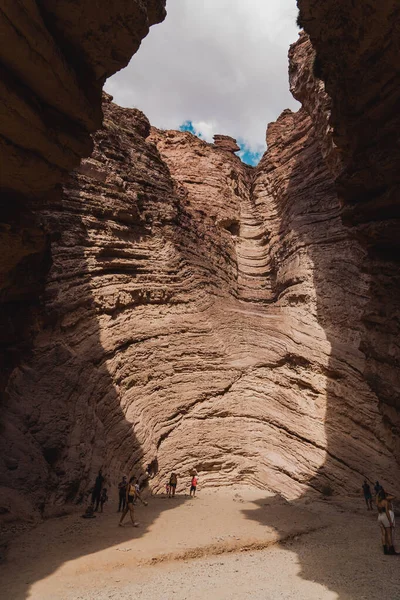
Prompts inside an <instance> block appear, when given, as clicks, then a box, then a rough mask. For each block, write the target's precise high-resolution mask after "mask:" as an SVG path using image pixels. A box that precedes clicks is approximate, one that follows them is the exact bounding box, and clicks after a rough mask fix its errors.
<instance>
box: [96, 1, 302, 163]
mask: <svg viewBox="0 0 400 600" xmlns="http://www.w3.org/2000/svg"><path fill="white" fill-rule="evenodd" d="M167 13H168V14H167V17H166V20H165V21H164V22H163V23H161V24H159V25H154V26H153V27H151V29H150V33H149V35H148V36H147V37H146V38H145V39H144V40H143V42H142V45H141V47H140V49H139V51H138V53H137V54H135V56H134V57H133V58H132V60H131V62H130V64H129V65H128V67H126V68H125V69H123V70H122V71H120V72H119V73H117V74H116V75H114V76H113V77H111V78H110V79H109V80H108V81H107V83H106V86H105V89H106V91H107V92H108V93H110V94H112V95H113V96H114V101H115V102H117V104H120V105H121V106H126V107H135V108H139V109H140V110H142V111H143V112H144V113H145V114H146V115H147V117H148V118H149V120H150V122H151V124H152V125H154V126H156V127H159V128H161V129H186V130H188V131H192V133H194V134H195V135H198V136H199V137H201V138H202V139H204V140H206V141H208V142H212V137H213V135H214V134H216V133H219V134H224V135H230V136H232V137H234V138H236V139H237V141H238V144H239V146H240V147H241V152H240V153H238V154H239V156H241V158H242V160H243V161H244V162H248V163H249V164H257V162H258V160H259V158H260V157H261V155H262V153H263V152H264V150H265V131H266V126H267V124H268V123H269V122H271V121H275V120H276V119H277V117H278V116H279V115H280V113H281V112H282V111H283V110H284V109H285V108H291V109H292V110H297V108H298V106H299V105H298V103H297V102H296V101H295V100H294V99H293V98H292V96H291V94H290V92H289V84H288V60H287V53H288V49H289V45H290V44H291V43H292V42H294V41H296V40H297V37H298V27H297V25H296V17H297V7H296V1H295V0H167Z"/></svg>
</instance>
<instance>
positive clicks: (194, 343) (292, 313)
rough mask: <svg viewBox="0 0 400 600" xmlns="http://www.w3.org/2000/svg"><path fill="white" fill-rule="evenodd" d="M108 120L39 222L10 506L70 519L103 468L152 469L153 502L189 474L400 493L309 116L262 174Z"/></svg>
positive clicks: (10, 399)
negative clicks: (34, 327) (40, 269)
mask: <svg viewBox="0 0 400 600" xmlns="http://www.w3.org/2000/svg"><path fill="white" fill-rule="evenodd" d="M299 49H301V44H299ZM104 112H105V121H104V127H103V129H102V130H100V131H99V132H98V133H97V134H96V135H95V136H94V142H95V150H94V152H93V154H92V156H91V158H90V159H87V160H85V161H83V162H82V164H81V166H80V167H79V169H77V170H76V171H75V173H74V174H73V175H72V176H71V178H70V179H69V181H68V182H67V184H66V185H65V186H64V189H63V191H62V193H54V192H52V193H50V194H48V196H47V197H46V198H45V199H43V200H42V203H41V205H40V207H39V208H38V209H37V210H38V212H39V213H40V218H41V220H42V222H43V224H44V227H45V231H46V234H47V235H48V236H49V239H51V257H52V264H51V268H50V271H49V275H48V277H47V280H46V287H45V294H44V305H45V310H44V311H43V314H42V319H43V321H42V323H43V327H42V330H41V331H40V333H38V334H37V335H36V337H35V340H34V344H33V348H32V352H31V355H30V356H29V358H26V359H25V360H24V361H23V362H22V364H21V365H20V366H19V368H17V369H15V370H14V371H13V374H12V377H11V378H10V380H9V383H8V386H7V405H6V419H5V421H4V422H5V427H4V436H3V442H4V445H3V452H4V457H5V462H4V464H3V467H2V468H3V475H4V474H6V475H7V477H8V481H9V482H10V483H11V485H10V487H11V488H13V489H17V490H18V489H19V490H21V491H22V490H23V489H24V488H25V486H26V485H27V484H28V485H29V487H30V489H31V490H32V494H31V498H32V500H33V501H34V503H35V504H36V505H40V504H42V506H49V505H51V504H54V503H58V502H65V501H79V500H80V499H83V498H84V497H85V495H86V493H87V490H88V489H90V486H91V484H92V481H93V477H94V475H95V472H96V470H97V469H98V468H99V467H100V466H103V467H104V468H105V470H106V473H107V477H108V479H109V481H110V482H111V483H115V481H116V479H117V478H118V477H119V475H120V473H121V472H131V471H134V472H136V473H137V474H140V473H141V472H142V471H143V468H144V466H145V465H147V464H149V463H153V464H154V465H157V473H156V475H155V478H154V479H153V480H152V487H153V489H154V490H155V491H158V490H161V489H163V485H164V482H165V479H166V477H167V476H168V473H169V472H170V470H171V469H175V470H177V471H178V472H179V473H181V474H182V476H184V475H187V474H188V473H189V471H190V469H191V468H196V469H197V470H198V471H199V472H200V474H201V480H202V483H203V485H229V484H231V483H233V482H246V483H250V484H253V485H256V486H258V487H260V488H268V489H270V490H273V491H276V492H278V493H282V494H284V495H286V496H287V497H292V498H293V497H296V496H298V495H300V494H301V493H303V492H304V491H305V490H306V489H307V488H308V487H309V486H311V487H312V488H315V489H317V490H322V489H323V488H324V487H326V486H330V487H332V488H333V489H336V490H339V489H341V490H343V489H345V490H347V491H348V492H354V491H355V490H356V489H357V487H358V486H359V480H360V478H362V477H364V476H365V475H368V474H369V473H371V470H373V471H374V473H375V472H379V475H381V474H382V475H383V476H382V479H383V480H384V481H385V483H387V484H388V485H390V486H391V487H395V479H396V476H397V475H398V468H397V465H396V462H395V460H394V458H393V454H392V450H393V448H392V441H391V439H390V436H388V433H387V429H386V428H385V425H384V423H383V421H382V418H381V415H380V413H379V408H378V399H377V397H376V396H375V394H374V393H373V392H372V391H371V389H370V387H369V386H368V384H367V382H366V381H365V379H364V377H363V371H364V369H365V356H364V354H363V353H362V352H361V351H360V349H359V344H360V339H361V338H362V335H363V332H364V329H363V328H364V325H363V323H362V315H363V312H364V310H365V306H366V304H367V302H368V290H369V285H370V281H369V276H368V275H367V274H366V273H365V272H364V271H365V269H364V264H365V262H366V261H367V260H368V259H367V255H366V252H365V250H363V249H362V247H361V246H360V245H359V244H358V243H357V242H356V241H355V240H353V239H351V236H350V235H349V232H348V230H347V229H346V228H345V227H344V226H343V225H342V222H341V219H340V207H339V203H338V198H337V195H336V192H335V188H334V182H333V178H332V175H331V172H330V170H329V168H328V166H327V164H326V162H325V160H324V158H323V152H321V138H320V135H319V133H318V132H317V130H316V129H315V127H314V126H313V123H312V120H311V119H310V116H309V115H308V114H307V112H306V111H305V110H304V109H302V110H300V111H299V112H298V113H292V112H290V111H285V112H284V113H283V115H282V116H281V117H280V119H279V120H278V121H277V123H275V124H272V125H271V126H270V127H269V130H268V147H269V150H268V152H267V153H266V155H265V156H264V158H263V159H262V161H261V163H260V165H259V166H258V167H257V168H256V169H254V168H252V167H248V166H246V165H244V164H243V163H241V161H240V159H239V158H238V157H237V156H235V154H234V151H232V148H234V143H233V141H229V140H228V139H227V138H225V139H223V144H219V143H218V142H219V138H217V139H216V144H215V145H212V144H207V143H205V142H203V141H201V140H199V139H198V138H196V137H194V136H193V135H191V134H190V133H188V132H175V131H166V132H165V131H160V130H157V129H154V128H150V125H149V123H148V121H147V119H146V118H145V117H144V115H143V114H142V113H140V112H139V111H137V110H133V109H122V108H119V107H117V106H116V105H114V104H112V102H111V100H110V98H109V97H106V98H105V101H104ZM228 142H229V143H228ZM328 162H329V161H328ZM184 483H186V482H184V480H183V481H182V483H181V485H184Z"/></svg>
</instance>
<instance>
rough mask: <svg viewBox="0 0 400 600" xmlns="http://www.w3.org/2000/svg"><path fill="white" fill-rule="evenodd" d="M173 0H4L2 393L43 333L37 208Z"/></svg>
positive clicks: (45, 245) (71, 163)
mask: <svg viewBox="0 0 400 600" xmlns="http://www.w3.org/2000/svg"><path fill="white" fill-rule="evenodd" d="M164 16H165V0H115V1H113V2H96V3H93V2H92V1H91V0H80V1H79V2H73V3H71V2H69V1H68V0H57V2H51V1H49V0H4V2H2V6H1V9H0V31H1V41H2V43H1V48H0V70H1V99H0V106H1V109H0V115H1V119H0V123H1V125H0V194H1V196H0V199H1V204H0V205H1V218H0V233H1V246H0V247H1V259H0V309H1V317H0V345H1V352H0V373H1V375H0V396H1V395H2V393H3V390H4V387H5V385H6V382H7V379H8V376H9V373H10V371H11V370H12V368H13V366H14V365H16V364H17V363H18V361H19V360H20V357H21V356H23V355H24V354H25V352H26V351H27V349H28V348H29V346H30V344H31V338H32V336H33V335H34V334H35V330H36V329H37V321H38V307H39V305H40V303H41V301H40V295H41V292H42V290H43V285H44V280H45V277H46V272H47V269H48V267H49V264H50V262H51V256H50V253H49V240H48V238H47V237H46V234H45V231H44V229H43V227H42V223H41V220H40V216H38V214H37V212H35V207H36V204H37V202H38V201H39V199H40V198H41V196H42V195H43V194H45V193H47V192H49V191H50V190H51V189H53V188H54V186H55V185H57V184H59V183H60V181H61V180H62V179H63V178H65V177H66V176H67V174H68V172H70V171H71V170H72V169H73V168H74V167H76V166H78V164H79V162H80V159H81V157H82V156H88V155H89V154H90V153H91V151H92V149H93V143H92V139H91V136H90V134H91V133H92V132H93V131H95V130H96V129H97V128H98V127H100V125H101V122H102V111H101V94H102V87H103V84H104V82H105V80H106V78H107V77H109V76H110V75H112V74H113V73H115V72H116V71H118V70H119V69H121V68H122V67H124V66H126V65H127V64H128V62H129V60H130V58H131V56H132V54H134V53H135V52H136V51H137V49H138V48H139V45H140V42H141V40H142V38H143V37H145V36H146V35H147V33H148V31H149V27H150V25H152V24H154V23H158V22H160V21H162V20H163V18H164Z"/></svg>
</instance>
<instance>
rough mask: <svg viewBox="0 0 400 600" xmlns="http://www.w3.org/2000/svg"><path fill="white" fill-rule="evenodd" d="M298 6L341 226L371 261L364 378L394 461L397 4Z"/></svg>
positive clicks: (314, 0) (398, 333) (398, 289)
mask: <svg viewBox="0 0 400 600" xmlns="http://www.w3.org/2000/svg"><path fill="white" fill-rule="evenodd" d="M298 5H299V8H300V15H299V20H300V22H301V25H302V26H303V27H304V28H305V29H306V31H307V33H308V34H309V35H310V38H311V41H312V44H313V46H314V48H315V49H316V58H315V61H313V62H314V71H315V72H316V74H317V75H318V77H320V78H321V79H323V80H324V82H325V86H326V91H327V93H328V95H329V97H330V99H331V114H330V126H331V128H332V132H333V140H334V143H335V146H336V147H337V148H338V151H339V153H340V161H341V168H340V169H339V171H338V172H337V173H336V177H335V183H336V188H337V191H338V196H339V199H340V202H341V204H342V205H343V211H342V218H343V220H344V222H345V224H346V225H347V226H349V227H351V228H352V234H353V235H355V236H357V237H358V239H359V240H360V242H361V244H362V245H363V246H364V247H365V248H366V249H367V251H368V256H369V261H368V263H367V264H366V266H365V268H366V269H367V270H368V274H369V276H370V285H369V291H368V297H369V300H368V304H367V306H366V308H365V311H364V315H363V322H364V326H365V330H364V333H363V336H362V340H361V349H362V351H363V353H364V355H365V357H366V365H365V370H364V377H365V378H366V380H367V381H368V384H369V385H370V387H371V388H372V389H373V390H374V392H375V393H376V394H377V396H378V398H379V402H380V410H381V412H382V415H383V417H384V420H385V422H386V424H387V430H388V433H390V435H391V436H392V438H393V443H394V444H396V445H397V448H396V453H397V456H398V457H399V456H400V446H399V439H400V438H399V433H400V423H399V418H398V414H399V408H400V404H399V398H400V395H399V389H400V347H399V339H400V325H399V323H400V320H399V315H400V279H399V257H400V246H399V244H400V220H399V186H400V169H399V163H400V148H399V144H398V143H397V139H398V131H399V127H400V113H399V110H398V106H399V104H400V70H399V68H398V58H397V57H398V53H399V48H400V35H399V29H398V23H399V19H400V6H399V3H398V2H396V0H383V2H379V3H376V2H374V1H373V0H366V1H365V2H360V3H350V2H348V3H337V2H335V1H334V0H327V1H326V2H319V1H318V0H298Z"/></svg>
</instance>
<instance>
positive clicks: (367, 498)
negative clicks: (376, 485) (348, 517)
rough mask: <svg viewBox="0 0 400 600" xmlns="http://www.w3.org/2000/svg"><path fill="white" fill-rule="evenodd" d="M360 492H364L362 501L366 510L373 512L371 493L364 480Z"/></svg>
mask: <svg viewBox="0 0 400 600" xmlns="http://www.w3.org/2000/svg"><path fill="white" fill-rule="evenodd" d="M362 490H363V492H364V499H365V502H366V505H367V510H373V509H372V493H371V488H370V486H369V484H368V483H367V480H366V479H364V483H363V485H362Z"/></svg>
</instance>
